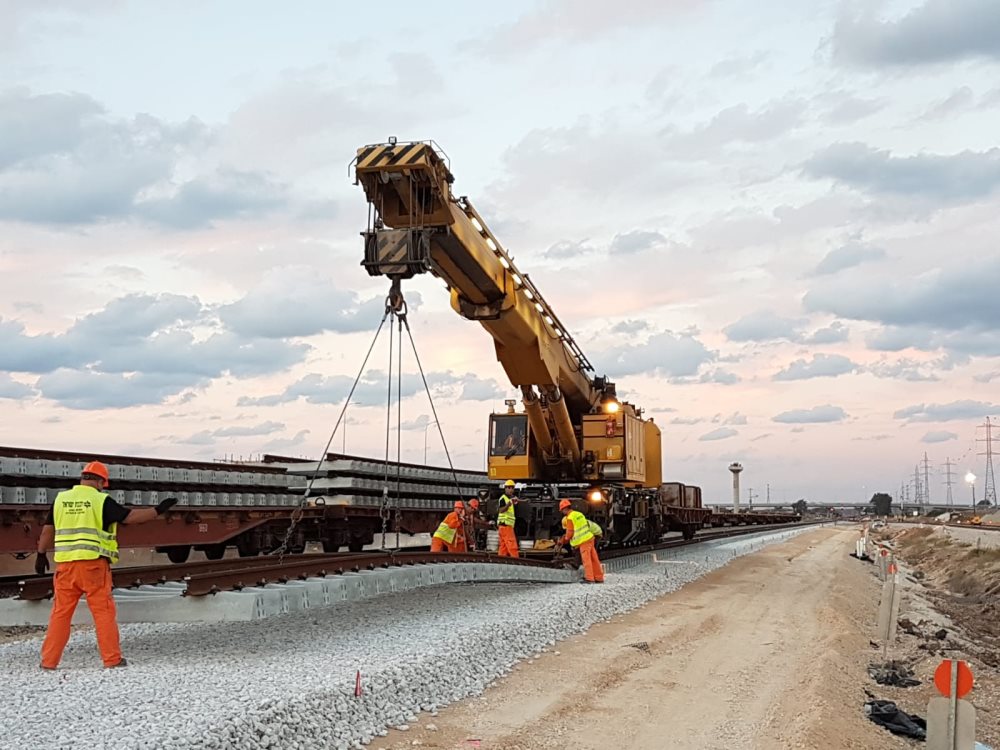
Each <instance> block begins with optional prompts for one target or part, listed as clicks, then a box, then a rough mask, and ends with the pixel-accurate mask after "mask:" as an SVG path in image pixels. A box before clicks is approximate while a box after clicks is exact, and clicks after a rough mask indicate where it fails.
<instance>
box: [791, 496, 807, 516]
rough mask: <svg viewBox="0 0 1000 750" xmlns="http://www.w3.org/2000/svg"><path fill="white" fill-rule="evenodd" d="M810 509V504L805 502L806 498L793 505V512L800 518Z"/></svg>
mask: <svg viewBox="0 0 1000 750" xmlns="http://www.w3.org/2000/svg"><path fill="white" fill-rule="evenodd" d="M808 509H809V503H807V502H806V501H805V498H799V499H798V500H796V501H795V502H794V503H792V510H794V511H795V512H796V513H798V514H799V515H800V516H804V515H805V514H806V511H807V510H808Z"/></svg>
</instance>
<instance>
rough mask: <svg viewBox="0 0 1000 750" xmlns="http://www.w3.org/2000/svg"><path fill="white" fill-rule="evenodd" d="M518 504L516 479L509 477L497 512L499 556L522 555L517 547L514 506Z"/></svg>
mask: <svg viewBox="0 0 1000 750" xmlns="http://www.w3.org/2000/svg"><path fill="white" fill-rule="evenodd" d="M515 505H517V491H516V489H515V485H514V480H512V479H508V480H507V481H506V482H504V484H503V494H502V495H501V496H500V507H499V510H498V512H497V535H498V536H499V537H500V544H499V548H498V550H497V556H498V557H520V556H521V555H520V553H519V552H518V549H517V536H516V535H515V534H514V523H515V521H516V520H517V519H516V518H515V515H514V506H515Z"/></svg>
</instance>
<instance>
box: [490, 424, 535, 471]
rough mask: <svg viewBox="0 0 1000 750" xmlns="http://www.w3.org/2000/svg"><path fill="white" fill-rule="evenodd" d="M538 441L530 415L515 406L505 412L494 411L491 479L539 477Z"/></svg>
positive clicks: (491, 432)
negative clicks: (495, 412) (530, 422)
mask: <svg viewBox="0 0 1000 750" xmlns="http://www.w3.org/2000/svg"><path fill="white" fill-rule="evenodd" d="M533 443H534V441H533V439H532V435H531V430H530V429H529V428H528V416H527V415H526V414H517V413H515V412H514V411H513V409H512V408H511V409H510V410H509V411H508V412H507V413H505V414H491V415H490V436H489V448H490V455H489V476H490V479H491V480H497V481H501V482H502V481H504V480H507V479H514V480H519V481H524V480H526V479H532V478H534V477H535V472H534V471H533V469H534V466H533V464H534V461H535V459H534V445H533Z"/></svg>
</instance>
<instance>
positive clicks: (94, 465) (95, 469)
mask: <svg viewBox="0 0 1000 750" xmlns="http://www.w3.org/2000/svg"><path fill="white" fill-rule="evenodd" d="M80 474H81V475H82V474H93V475H94V476H97V477H100V478H101V479H103V480H104V481H105V482H107V481H108V479H109V477H108V467H107V466H105V465H104V464H102V463H101V462H100V461H91V462H90V463H89V464H87V465H86V466H84V467H83V471H81V472H80Z"/></svg>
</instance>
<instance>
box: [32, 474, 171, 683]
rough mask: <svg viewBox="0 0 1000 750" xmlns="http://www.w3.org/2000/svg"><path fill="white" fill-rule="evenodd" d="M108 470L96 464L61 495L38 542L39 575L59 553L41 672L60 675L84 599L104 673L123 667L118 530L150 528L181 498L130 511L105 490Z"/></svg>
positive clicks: (125, 664)
mask: <svg viewBox="0 0 1000 750" xmlns="http://www.w3.org/2000/svg"><path fill="white" fill-rule="evenodd" d="M107 488H108V467H107V466H105V465H104V464H102V463H101V462H100V461H91V462H90V463H89V464H87V465H86V466H84V467H83V471H82V472H81V476H80V483H79V484H78V485H76V486H75V487H74V488H73V489H70V490H65V491H64V492H60V493H59V494H58V495H56V499H55V502H53V503H52V509H51V510H50V511H49V515H48V517H47V518H46V519H45V524H44V525H43V526H42V534H41V536H40V537H39V539H38V557H37V558H36V560H35V572H36V573H38V575H43V574H44V573H45V572H46V571H47V570H48V569H49V557H48V554H47V552H48V549H49V547H54V548H55V561H56V563H57V567H56V573H55V575H54V576H53V591H54V592H55V601H54V602H53V604H52V614H51V615H50V617H49V628H48V631H47V632H46V634H45V641H44V643H42V669H55V668H56V666H57V665H58V664H59V660H60V659H61V658H62V653H63V649H64V648H66V642H67V641H68V640H69V628H70V622H72V620H73V613H74V612H75V611H76V605H77V604H78V603H79V602H80V597H81V596H86V597H87V607H89V609H90V614H91V615H93V618H94V630H95V631H96V633H97V646H98V648H99V650H100V652H101V660H102V661H103V662H104V666H105V667H124V666H127V664H128V662H127V661H125V659H124V658H122V650H121V643H120V641H119V635H118V622H117V620H116V617H117V612H116V611H115V600H114V599H113V598H112V596H111V565H112V564H114V563H116V562H118V524H120V523H125V524H134V523H146V522H147V521H152V520H154V519H155V518H157V517H158V516H161V515H163V514H164V513H166V512H167V511H168V510H170V509H171V508H172V507H173V506H174V505H175V504H176V503H177V498H173V497H168V498H167V499H166V500H161V501H160V503H159V504H158V505H157V506H156V507H154V508H131V509H130V508H126V507H123V506H121V505H119V504H118V503H116V502H115V501H114V499H113V498H111V497H110V496H109V495H108V494H107V493H106V492H105V491H104V490H106V489H107Z"/></svg>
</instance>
